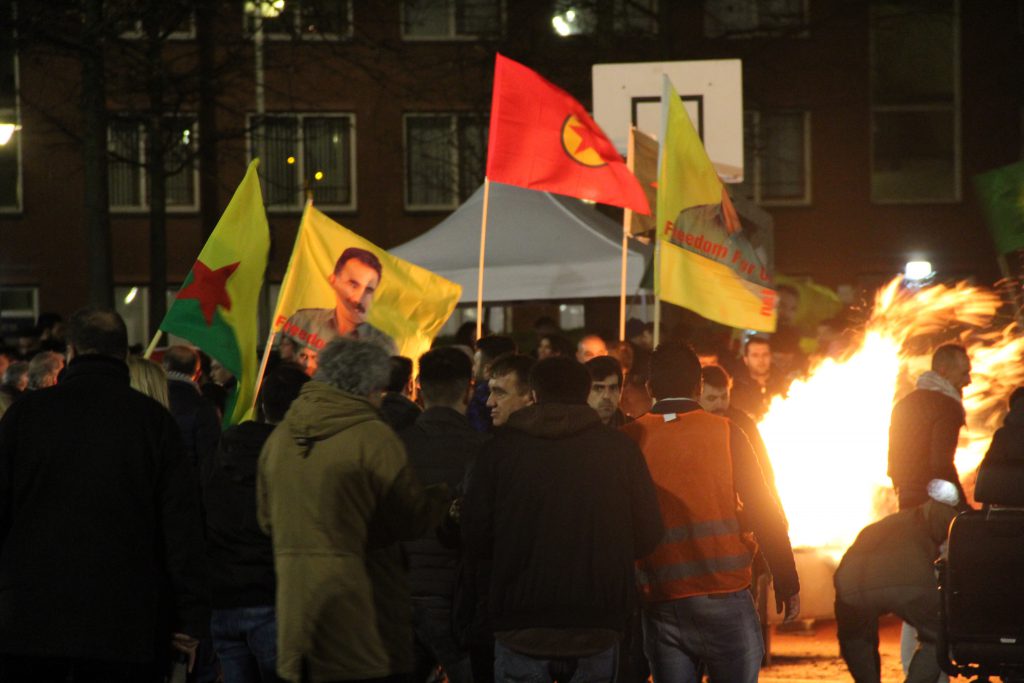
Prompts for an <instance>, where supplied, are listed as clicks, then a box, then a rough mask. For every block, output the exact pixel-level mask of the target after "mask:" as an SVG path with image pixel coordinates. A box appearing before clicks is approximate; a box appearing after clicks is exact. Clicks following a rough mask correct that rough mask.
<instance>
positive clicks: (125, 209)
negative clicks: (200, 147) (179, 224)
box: [107, 112, 200, 215]
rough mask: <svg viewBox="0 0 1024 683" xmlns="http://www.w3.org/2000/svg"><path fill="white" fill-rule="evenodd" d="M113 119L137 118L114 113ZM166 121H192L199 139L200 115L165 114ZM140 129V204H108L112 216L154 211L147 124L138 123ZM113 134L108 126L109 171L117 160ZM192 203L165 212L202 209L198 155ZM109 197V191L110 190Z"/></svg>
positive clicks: (195, 211)
mask: <svg viewBox="0 0 1024 683" xmlns="http://www.w3.org/2000/svg"><path fill="white" fill-rule="evenodd" d="M111 118H112V119H123V120H127V121H131V120H133V119H136V118H137V117H134V116H129V115H125V114H121V113H118V112H114V113H112V114H111ZM164 118H165V119H178V118H184V119H188V120H190V121H192V130H193V132H194V134H195V137H196V139H198V138H199V115H198V114H191V113H181V114H165V115H164ZM137 125H138V129H139V150H138V151H139V156H138V159H137V161H136V162H135V163H138V164H139V187H138V190H139V204H114V203H112V202H108V208H109V209H110V213H111V214H118V215H123V214H133V213H146V212H148V211H151V210H152V205H151V204H150V202H149V174H148V172H147V169H146V146H147V145H146V143H147V137H146V124H145V122H143V121H142V120H139V121H138V123H137ZM112 134H113V127H112V126H110V125H109V124H108V125H107V168H108V171H109V168H110V164H112V163H114V162H115V160H114V159H113V158H112V157H111V156H110V143H111V142H112V140H111V135H112ZM197 144H198V143H197ZM191 166H192V187H193V192H192V203H191V204H170V203H168V204H167V205H166V206H165V210H166V212H167V213H168V214H190V213H198V212H199V208H200V200H199V156H198V154H196V155H195V157H194V158H193V159H192V163H191ZM108 197H109V190H108Z"/></svg>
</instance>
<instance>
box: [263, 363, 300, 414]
mask: <svg viewBox="0 0 1024 683" xmlns="http://www.w3.org/2000/svg"><path fill="white" fill-rule="evenodd" d="M308 381H309V376H308V375H307V374H306V372H305V370H303V369H302V368H301V367H300V366H299V365H298V364H296V363H280V364H279V365H278V366H277V367H276V368H274V369H273V370H272V371H271V372H269V373H267V376H266V377H265V378H264V379H263V385H262V386H261V387H260V411H261V412H262V413H263V421H264V422H266V423H268V424H277V423H278V422H280V421H281V420H283V419H284V414H285V413H287V412H288V408H289V407H291V405H292V401H294V400H295V398H296V397H297V396H298V395H299V390H300V389H302V386H303V385H304V384H305V383H306V382H308Z"/></svg>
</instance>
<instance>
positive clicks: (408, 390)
mask: <svg viewBox="0 0 1024 683" xmlns="http://www.w3.org/2000/svg"><path fill="white" fill-rule="evenodd" d="M388 365H389V367H390V368H391V374H390V375H388V385H387V386H386V387H385V389H386V390H387V391H390V392H393V393H395V394H402V395H403V396H410V397H411V396H412V359H411V358H406V357H405V356H391V358H390V359H389V360H388Z"/></svg>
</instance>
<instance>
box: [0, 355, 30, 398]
mask: <svg viewBox="0 0 1024 683" xmlns="http://www.w3.org/2000/svg"><path fill="white" fill-rule="evenodd" d="M4 386H5V387H11V388H12V389H16V390H18V391H25V390H26V389H28V362H27V361H23V360H19V361H15V362H13V363H11V364H10V365H8V366H7V369H6V370H4Z"/></svg>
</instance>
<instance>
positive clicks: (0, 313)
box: [0, 285, 39, 324]
mask: <svg viewBox="0 0 1024 683" xmlns="http://www.w3.org/2000/svg"><path fill="white" fill-rule="evenodd" d="M17 290H23V291H27V292H30V293H31V295H32V310H31V311H30V310H29V309H27V308H3V307H2V306H0V319H8V320H11V319H13V320H21V319H24V318H26V317H28V314H30V313H31V318H32V324H35V321H36V320H38V319H39V286H38V285H0V292H10V291H17Z"/></svg>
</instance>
